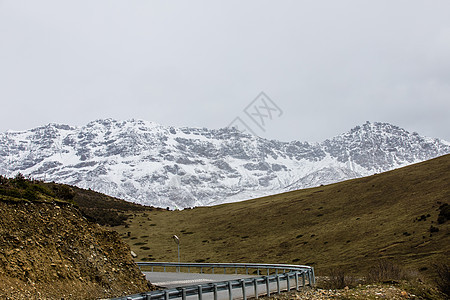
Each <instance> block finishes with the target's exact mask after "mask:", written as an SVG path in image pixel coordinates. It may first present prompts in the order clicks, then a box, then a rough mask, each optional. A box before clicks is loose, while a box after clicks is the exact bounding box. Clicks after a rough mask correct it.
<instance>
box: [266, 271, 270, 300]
mask: <svg viewBox="0 0 450 300" xmlns="http://www.w3.org/2000/svg"><path fill="white" fill-rule="evenodd" d="M266 290H267V297H270V282H269V276H267V277H266Z"/></svg>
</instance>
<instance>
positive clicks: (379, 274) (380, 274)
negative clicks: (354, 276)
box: [366, 260, 406, 282]
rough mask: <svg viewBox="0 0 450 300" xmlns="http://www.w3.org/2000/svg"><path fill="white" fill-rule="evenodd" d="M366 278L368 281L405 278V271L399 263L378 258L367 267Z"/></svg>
mask: <svg viewBox="0 0 450 300" xmlns="http://www.w3.org/2000/svg"><path fill="white" fill-rule="evenodd" d="M366 278H367V281H369V282H388V281H393V280H402V279H406V273H405V271H404V270H403V269H402V268H401V267H400V266H399V265H396V264H394V263H392V262H390V261H387V260H380V261H378V263H377V264H376V265H375V266H373V267H372V268H370V269H369V272H368V274H367V277H366Z"/></svg>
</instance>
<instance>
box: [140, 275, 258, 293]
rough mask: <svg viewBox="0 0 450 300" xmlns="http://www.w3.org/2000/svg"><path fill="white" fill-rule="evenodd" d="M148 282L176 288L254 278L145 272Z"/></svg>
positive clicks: (247, 276)
mask: <svg viewBox="0 0 450 300" xmlns="http://www.w3.org/2000/svg"><path fill="white" fill-rule="evenodd" d="M143 273H144V274H145V277H146V278H147V280H148V281H150V282H151V283H152V284H153V285H156V286H158V287H162V288H168V289H171V288H175V287H180V286H188V285H197V284H204V283H209V282H219V281H228V280H236V279H239V278H252V277H254V276H251V275H233V274H205V273H203V274H198V273H183V272H180V273H172V272H143Z"/></svg>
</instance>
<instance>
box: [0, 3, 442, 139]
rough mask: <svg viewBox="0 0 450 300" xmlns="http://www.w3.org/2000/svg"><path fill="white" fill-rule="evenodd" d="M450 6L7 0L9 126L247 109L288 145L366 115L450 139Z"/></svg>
mask: <svg viewBox="0 0 450 300" xmlns="http://www.w3.org/2000/svg"><path fill="white" fill-rule="evenodd" d="M449 12H450V1H448V0H442V1H439V0H423V1H413V0H404V1H395V0H387V1H383V0H381V1H380V0H376V1H375V0H374V1H363V0H355V1H341V0H340V1H335V0H330V1H306V0H305V1H301V0H297V1H281V0H280V1H261V0H255V1H243V0H240V1H230V0H227V1H212V0H207V1H206V0H205V1H193V0H190V1H174V0H171V1H148V0H146V1H113V0H105V1H98V0H97V1H92V0H89V1H80V0H76V1H75V0H74V1H60V0H55V1H43V0H40V1H34V0H29V1H21V0H0V100H1V106H0V108H1V110H0V112H1V118H0V131H6V130H8V129H13V130H23V129H29V128H32V127H36V126H39V125H44V124H47V123H50V122H57V123H64V124H69V125H84V124H86V123H88V122H89V121H92V120H95V119H100V118H109V117H111V118H115V119H120V120H125V119H131V118H136V119H144V120H148V121H154V122H157V123H160V124H163V125H173V126H195V127H208V128H220V127H225V126H227V125H229V124H230V122H232V121H233V120H236V118H237V117H239V118H240V121H242V122H244V123H245V124H246V125H247V126H248V127H250V128H251V130H253V131H254V132H255V133H257V134H258V135H260V136H262V137H266V138H273V139H279V140H284V141H288V140H302V141H305V140H306V141H321V140H323V139H326V138H330V137H333V136H335V135H337V134H340V133H342V132H345V131H347V130H349V129H350V128H352V127H354V126H356V125H360V124H362V123H364V122H365V121H366V120H369V121H382V122H390V123H393V124H395V125H399V126H401V127H403V128H405V129H407V130H409V131H417V132H419V133H420V134H423V135H428V136H432V137H440V138H444V139H446V140H450V17H449ZM262 91H264V92H265V94H266V95H267V96H268V97H269V98H270V99H271V100H272V102H270V100H268V99H266V105H267V107H269V110H268V109H267V107H266V108H264V105H262V104H263V102H261V101H262V100H257V101H256V102H253V104H254V105H257V108H258V109H259V113H260V115H265V116H269V113H270V114H271V116H272V120H270V119H269V118H268V117H264V116H258V115H257V114H256V115H252V111H251V110H252V109H254V105H251V104H252V101H253V100H254V99H255V97H256V96H257V95H258V94H259V93H260V92H262ZM258 101H259V102H258ZM249 105H250V106H249ZM275 105H276V106H275ZM247 106H249V107H248V108H247ZM246 108H247V110H246ZM270 108H271V109H270ZM246 112H247V113H249V114H248V115H247V114H246ZM253 113H256V110H253ZM250 116H251V117H253V118H254V120H255V121H257V122H258V121H259V122H260V121H264V126H262V127H258V126H257V124H256V123H255V122H254V121H253V120H251V118H250ZM269 117H270V116H269ZM260 125H261V124H260ZM261 128H263V129H264V130H265V131H262V130H261Z"/></svg>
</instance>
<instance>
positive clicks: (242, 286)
mask: <svg viewBox="0 0 450 300" xmlns="http://www.w3.org/2000/svg"><path fill="white" fill-rule="evenodd" d="M137 265H138V266H139V267H144V266H147V267H151V271H152V272H153V269H154V267H161V268H163V270H164V272H166V270H167V268H168V267H173V268H175V269H176V271H177V272H180V271H181V270H182V268H184V269H185V270H186V269H187V271H188V272H191V269H197V270H199V271H200V272H199V273H203V270H204V269H209V270H211V271H212V273H214V270H217V269H223V270H224V273H226V271H227V269H234V270H235V274H238V270H239V269H240V270H243V269H245V274H249V270H252V269H253V270H255V271H256V274H257V275H256V276H255V277H252V278H241V279H237V280H230V281H222V282H214V283H206V284H201V285H192V286H183V287H178V288H173V289H166V290H158V291H150V292H145V293H141V294H135V295H130V296H125V297H120V298H116V299H117V300H119V299H120V300H151V299H164V300H169V299H175V298H181V299H182V300H185V299H186V297H187V296H192V295H197V296H198V299H199V300H202V297H203V295H204V294H207V293H212V294H213V296H214V300H217V294H218V292H219V291H224V290H227V291H228V298H229V300H232V299H233V290H236V289H239V290H241V293H242V296H241V297H242V298H243V299H244V300H246V299H247V297H246V288H247V287H253V288H254V292H255V298H256V299H258V293H259V290H258V286H261V285H263V286H264V289H265V293H264V294H265V295H266V296H270V295H271V291H270V284H271V283H276V284H277V292H276V293H277V294H279V293H280V292H281V287H280V286H281V282H283V281H286V287H287V291H291V290H292V288H291V286H292V284H291V283H292V282H295V285H294V287H295V290H299V288H300V287H305V286H312V285H314V284H315V277H314V268H313V267H310V266H303V265H283V264H247V263H174V262H138V263H137ZM260 270H266V272H265V273H266V275H260ZM280 271H282V272H280ZM271 273H272V274H271ZM291 280H293V281H291Z"/></svg>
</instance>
